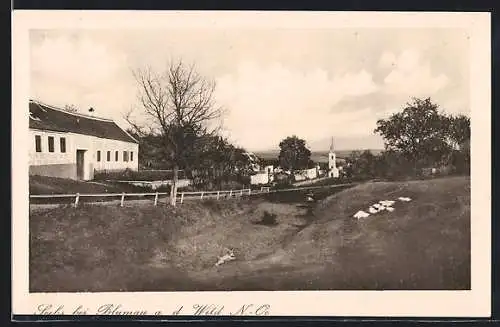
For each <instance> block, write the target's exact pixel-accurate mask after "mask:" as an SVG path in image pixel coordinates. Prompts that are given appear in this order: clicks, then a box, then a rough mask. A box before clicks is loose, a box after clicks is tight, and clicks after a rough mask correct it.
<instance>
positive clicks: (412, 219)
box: [29, 177, 470, 292]
mask: <svg viewBox="0 0 500 327" xmlns="http://www.w3.org/2000/svg"><path fill="white" fill-rule="evenodd" d="M399 196H407V197H410V198H412V201H411V202H408V203H399V202H398V203H396V204H395V206H394V208H395V211H394V212H381V213H379V214H377V215H373V216H370V217H368V218H365V219H362V220H357V219H354V218H353V217H352V215H353V214H354V213H355V212H357V211H358V210H365V209H366V208H367V207H368V206H369V205H370V204H372V203H373V202H377V201H379V200H386V199H395V198H397V197H399ZM316 198H317V202H316V203H312V204H308V203H305V202H304V194H297V193H296V192H284V193H283V194H280V195H279V196H277V195H272V194H268V195H263V196H259V197H255V198H242V199H235V200H227V201H213V200H208V201H196V202H194V201H193V202H189V203H185V204H183V205H180V206H177V207H175V208H173V207H169V206H157V207H154V206H151V205H141V206H132V205H131V206H125V207H118V206H93V205H82V206H81V207H78V208H72V207H69V206H66V207H64V206H63V207H59V208H53V209H41V210H32V211H31V212H30V218H29V219H30V257H29V260H30V267H29V269H30V276H29V279H30V291H31V292H57V291H59V292H61V291H66V292H69V291H73V292H74V291H94V292H96V291H100V292H105V291H200V290H202V291H215V290H240V291H250V290H379V289H395V290H396V289H401V290H408V289H411V290H431V289H432V290H444V289H450V290H464V289H470V178H469V177H448V178H439V179H431V180H422V181H405V182H367V183H363V184H359V185H357V186H355V187H351V188H347V189H344V190H340V191H332V192H331V193H325V192H324V193H318V194H317V197H316ZM265 216H272V217H274V219H275V224H272V225H266V224H262V223H261V222H262V218H263V217H265ZM226 248H232V249H234V252H235V256H236V260H234V261H231V262H228V263H225V264H223V265H221V266H218V267H215V266H214V264H215V262H216V261H217V259H218V257H219V256H221V255H223V254H224V251H225V249H226Z"/></svg>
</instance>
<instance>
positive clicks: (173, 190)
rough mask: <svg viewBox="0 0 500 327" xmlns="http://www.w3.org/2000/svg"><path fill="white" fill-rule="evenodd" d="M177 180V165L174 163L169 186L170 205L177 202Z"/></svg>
mask: <svg viewBox="0 0 500 327" xmlns="http://www.w3.org/2000/svg"><path fill="white" fill-rule="evenodd" d="M178 180H179V167H178V166H177V165H174V176H173V177H172V186H171V187H170V205H172V206H174V207H175V205H176V204H177V181H178Z"/></svg>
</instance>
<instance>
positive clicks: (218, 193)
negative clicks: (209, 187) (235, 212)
mask: <svg viewBox="0 0 500 327" xmlns="http://www.w3.org/2000/svg"><path fill="white" fill-rule="evenodd" d="M219 195H220V191H217V200H219Z"/></svg>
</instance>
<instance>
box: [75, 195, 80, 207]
mask: <svg viewBox="0 0 500 327" xmlns="http://www.w3.org/2000/svg"><path fill="white" fill-rule="evenodd" d="M78 201H80V193H76V197H75V208H76V207H78Z"/></svg>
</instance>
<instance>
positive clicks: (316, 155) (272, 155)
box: [253, 149, 382, 162]
mask: <svg viewBox="0 0 500 327" xmlns="http://www.w3.org/2000/svg"><path fill="white" fill-rule="evenodd" d="M369 150H370V152H371V153H373V154H374V155H378V154H380V153H381V152H382V150H381V149H369ZM353 151H364V150H339V151H336V154H337V158H338V159H344V158H346V157H348V156H349V155H350V154H351V152H353ZM253 153H254V154H255V155H256V156H257V157H259V158H262V159H264V160H273V159H278V156H279V150H268V151H256V152H253ZM311 160H312V161H314V162H328V151H312V152H311Z"/></svg>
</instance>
